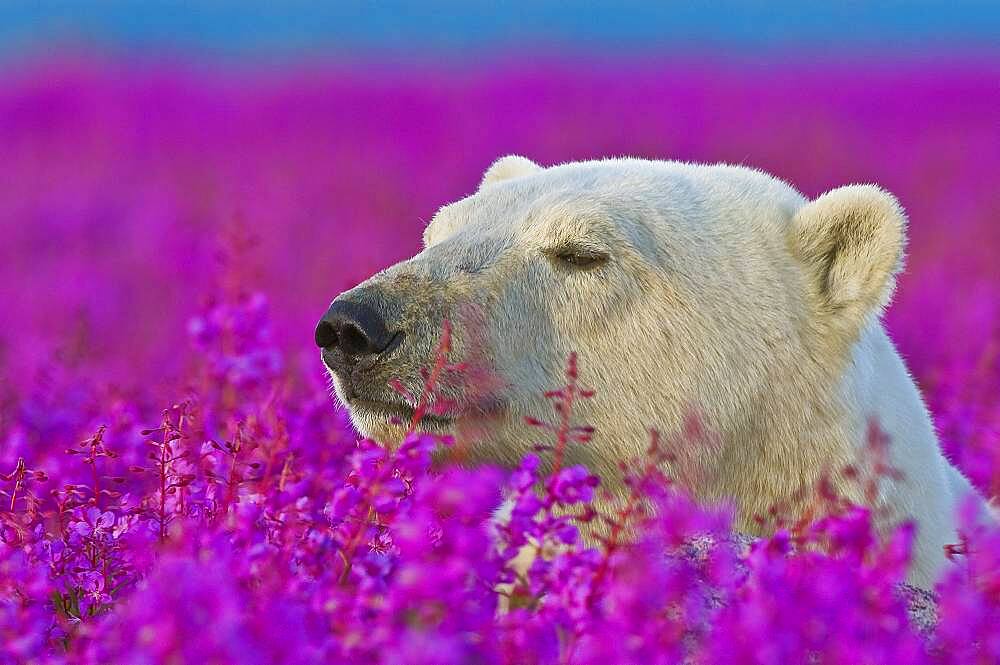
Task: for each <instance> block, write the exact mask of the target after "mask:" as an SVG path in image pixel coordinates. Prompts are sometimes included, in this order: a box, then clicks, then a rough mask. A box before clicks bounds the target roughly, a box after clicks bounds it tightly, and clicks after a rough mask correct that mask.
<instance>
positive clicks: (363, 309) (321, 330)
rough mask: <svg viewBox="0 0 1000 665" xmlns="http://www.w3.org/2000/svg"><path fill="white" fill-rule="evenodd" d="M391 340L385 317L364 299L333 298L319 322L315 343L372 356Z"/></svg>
mask: <svg viewBox="0 0 1000 665" xmlns="http://www.w3.org/2000/svg"><path fill="white" fill-rule="evenodd" d="M391 341H392V335H391V334H390V333H389V331H388V330H387V329H386V327H385V322H384V321H383V320H382V317H381V316H379V314H378V312H376V311H375V310H374V309H373V308H372V307H369V306H368V305H364V304H362V303H357V302H348V301H340V300H338V301H334V303H333V304H332V305H330V309H328V310H327V311H326V314H324V315H323V318H322V319H320V321H319V324H318V325H317V326H316V346H318V347H320V348H321V349H334V348H336V349H339V350H340V351H341V352H342V353H344V354H345V355H348V356H353V357H359V356H370V355H372V354H374V353H378V352H380V351H382V350H384V349H385V348H386V347H387V346H389V342H391Z"/></svg>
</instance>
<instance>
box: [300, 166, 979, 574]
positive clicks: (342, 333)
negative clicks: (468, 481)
mask: <svg viewBox="0 0 1000 665" xmlns="http://www.w3.org/2000/svg"><path fill="white" fill-rule="evenodd" d="M905 233H906V218H905V216H904V213H903V211H902V209H901V208H900V205H899V203H898V202H897V201H896V199H895V198H894V197H893V196H892V195H890V194H888V193H887V192H885V191H883V190H882V189H880V188H878V187H876V186H872V185H854V186H848V187H841V188H838V189H834V190H833V191H830V192H828V193H826V194H824V195H822V196H820V197H819V198H817V199H815V200H812V201H809V200H806V199H805V198H804V197H803V196H802V195H801V194H800V193H799V192H797V191H796V190H795V189H794V188H793V187H791V186H790V185H788V184H787V183H785V182H783V181H781V180H779V179H777V178H775V177H772V176H770V175H768V174H766V173H763V172H761V171H757V170H753V169H750V168H745V167H741V166H730V165H702V164H690V163H681V162H671V161H648V160H641V159H607V160H598V161H586V162H576V163H567V164H560V165H556V166H552V167H548V168H543V167H541V166H539V165H537V164H535V163H534V162H532V161H530V160H528V159H526V158H523V157H519V156H508V157H504V158H502V159H500V160H498V161H496V162H495V163H494V164H493V165H492V166H491V167H490V168H489V169H488V170H487V171H486V173H485V175H484V176H483V178H482V182H481V184H480V186H479V188H478V190H477V191H476V192H475V193H473V194H472V195H470V196H468V197H466V198H464V199H461V200H459V201H457V202H455V203H451V204H449V205H446V206H444V207H443V208H441V209H440V211H438V213H437V214H436V215H435V216H434V218H433V219H432V220H431V222H430V223H429V225H428V226H427V227H426V229H425V231H424V236H423V240H424V249H423V251H421V252H420V253H419V254H417V255H416V256H414V257H413V258H411V259H409V260H406V261H403V262H401V263H399V264H396V265H394V266H391V267H390V268H388V269H386V270H383V271H382V272H380V273H378V274H376V275H374V276H373V277H371V278H370V279H368V280H366V281H364V282H363V283H361V284H359V285H358V286H356V287H355V288H353V289H350V290H349V291H347V292H345V293H342V294H340V295H339V296H338V297H337V298H336V300H334V302H333V304H332V305H331V306H330V309H329V310H328V311H327V313H326V314H325V315H324V316H323V318H322V320H321V321H320V323H319V325H318V327H317V329H316V341H317V344H318V346H320V347H321V348H322V358H323V361H324V363H325V364H326V366H327V367H328V369H329V371H330V373H331V376H332V378H333V384H334V388H335V391H336V395H337V397H338V398H339V400H340V401H341V402H343V403H344V404H345V405H346V406H347V408H348V409H349V410H350V413H351V417H352V419H353V422H354V424H355V425H356V427H357V428H358V430H359V431H360V432H362V433H363V434H364V435H366V436H369V437H371V438H373V439H375V440H378V441H382V442H393V441H398V440H399V439H400V437H402V436H403V434H404V433H405V430H406V426H407V421H408V420H409V418H410V417H411V416H412V413H413V410H412V407H413V404H412V402H408V401H407V400H406V399H404V398H403V397H401V396H400V393H399V392H398V390H399V388H400V387H404V388H405V389H406V391H408V392H409V393H410V394H412V395H418V394H420V392H421V389H422V385H423V379H422V377H421V373H420V369H421V368H423V367H426V366H428V365H429V364H430V363H431V361H432V358H433V355H434V350H435V348H436V344H437V341H438V338H439V336H440V331H441V330H442V325H443V322H444V321H445V320H446V319H447V320H449V321H450V322H451V325H452V327H453V333H452V337H453V355H455V356H456V357H460V358H462V359H464V360H466V361H467V362H468V363H469V365H470V369H469V370H468V371H467V372H465V373H464V374H458V375H457V377H456V376H452V375H451V374H445V375H443V376H442V378H441V379H440V380H439V398H440V399H441V400H442V404H443V405H444V406H443V408H441V409H438V410H436V411H435V413H433V414H429V415H428V416H426V417H425V418H424V420H423V421H422V424H421V427H422V428H424V429H427V430H429V431H435V432H438V433H442V434H451V435H453V436H455V437H456V439H458V440H459V443H460V444H461V443H462V442H463V441H464V442H465V444H466V448H467V449H468V451H469V454H470V456H471V458H472V460H473V461H483V462H491V463H499V464H503V465H508V466H512V465H515V464H516V463H517V462H518V461H519V460H520V459H521V457H522V456H523V455H524V454H525V453H527V452H528V451H529V450H531V449H532V446H533V445H534V444H536V443H537V441H538V439H539V432H538V431H537V429H535V428H532V427H530V426H529V425H528V424H526V417H531V418H537V419H549V420H551V419H552V407H551V402H550V401H549V400H547V399H546V398H545V397H544V396H543V395H544V393H545V391H547V390H551V389H552V388H554V387H557V386H560V385H562V384H563V382H564V376H563V372H564V366H565V362H566V359H567V356H568V355H569V354H570V353H571V352H576V353H577V354H578V358H579V365H580V375H581V379H582V381H583V382H584V383H586V384H589V386H591V387H592V388H593V389H594V390H595V391H596V396H595V397H594V398H593V399H589V400H585V401H581V402H579V403H578V404H577V407H576V410H575V412H574V416H575V418H576V419H578V420H579V422H586V423H590V424H592V425H594V426H595V427H596V432H595V433H594V437H593V440H592V441H591V442H589V443H588V444H585V445H578V446H573V447H571V448H570V450H569V454H570V461H572V462H576V463H583V464H586V465H588V466H589V467H590V468H591V469H592V470H593V471H594V472H595V473H597V474H598V475H600V476H601V477H602V479H603V482H604V483H605V485H606V486H610V487H611V488H612V490H616V491H619V492H620V491H623V490H622V482H621V475H620V474H621V471H620V463H621V462H623V461H629V460H635V459H636V458H637V457H639V456H641V455H642V454H643V452H644V450H645V448H646V445H647V443H648V437H649V431H650V429H651V428H652V429H655V430H657V431H659V432H661V433H664V434H669V433H672V432H678V431H681V430H682V429H683V428H684V425H685V421H686V419H688V418H690V414H691V413H692V411H695V412H696V413H697V414H698V417H699V418H700V419H701V420H702V421H703V422H704V424H705V426H706V427H708V428H710V429H711V430H712V431H713V432H715V433H717V440H716V441H715V443H714V444H713V445H705V446H693V448H694V449H693V450H686V451H684V455H683V458H684V460H685V462H684V464H683V467H684V468H683V469H681V468H676V469H667V471H668V473H673V474H674V475H675V476H677V477H679V478H680V480H681V481H684V484H686V485H687V489H689V490H690V491H691V492H692V493H693V494H694V495H695V496H696V497H697V498H699V499H701V500H704V501H714V500H718V499H722V498H725V499H728V500H730V501H732V502H733V504H734V505H735V508H736V511H737V527H738V528H740V529H741V530H743V531H746V532H749V533H759V532H760V531H761V529H763V528H765V527H762V526H761V522H760V520H759V519H755V518H758V517H759V516H761V515H765V514H766V513H767V512H768V510H769V509H770V508H772V507H773V506H776V505H779V506H784V507H785V509H786V510H790V511H791V512H792V514H793V516H794V515H797V514H799V513H801V512H803V511H804V510H806V501H807V500H806V499H805V498H803V494H804V492H803V490H804V489H811V488H813V487H814V486H816V485H817V484H818V483H819V482H820V481H821V479H823V478H824V477H828V478H829V479H830V481H831V482H833V484H834V489H835V490H836V491H837V492H838V493H840V494H841V495H842V496H844V497H846V498H848V499H850V500H851V501H854V502H857V503H865V502H866V501H867V502H868V503H874V504H876V505H874V506H872V507H873V508H877V509H878V510H877V511H876V513H877V514H880V515H888V516H890V517H883V518H882V519H883V525H886V526H887V525H888V524H889V523H890V522H892V523H895V521H898V520H903V519H908V518H909V519H913V520H914V521H915V523H916V526H917V536H916V542H915V549H914V560H913V562H912V565H911V570H910V573H909V581H910V582H912V583H914V584H917V585H920V586H924V587H929V586H931V585H932V584H933V582H934V580H935V579H936V578H937V575H938V573H939V569H940V568H941V567H942V566H943V565H944V564H945V561H946V558H945V555H944V547H945V545H946V544H949V543H955V542H958V538H959V537H958V534H957V533H956V526H955V521H954V520H955V512H956V505H957V503H958V502H959V501H960V500H961V499H962V498H963V497H964V496H965V495H967V494H969V493H970V492H972V491H973V490H972V488H971V486H970V484H969V482H968V481H967V480H966V479H965V477H963V476H962V474H961V473H960V472H959V471H958V470H957V469H955V468H954V467H953V466H952V465H951V464H950V463H949V462H948V461H947V460H946V459H945V457H944V456H943V455H942V454H941V451H940V449H939V446H938V441H937V438H936V436H935V432H934V429H933V427H932V424H931V420H930V418H929V416H928V412H927V409H926V408H925V406H924V403H923V401H922V399H921V396H920V393H919V391H918V389H917V387H916V385H915V384H914V382H913V379H912V378H911V377H910V375H909V373H908V372H907V369H906V367H905V366H904V364H903V362H902V360H901V359H900V356H899V354H898V353H897V351H896V349H895V348H894V346H893V344H892V342H891V341H890V340H889V338H888V336H887V335H886V332H885V330H884V329H883V326H882V324H881V323H880V320H879V316H880V313H881V311H882V309H883V308H884V307H885V305H886V304H887V302H888V300H889V298H890V296H891V294H892V291H893V287H894V282H895V276H896V274H897V273H898V272H899V270H900V267H901V264H902V258H903V251H904V245H905ZM470 376H471V377H472V378H469V377H470ZM390 382H394V385H395V386H396V388H395V389H393V388H390V385H389V384H390ZM872 420H874V421H876V422H877V423H878V425H879V427H880V428H881V430H882V431H883V432H884V433H885V434H886V435H887V436H888V438H889V441H890V442H891V443H890V445H889V448H888V456H889V460H888V462H889V463H890V465H891V466H892V467H894V468H895V469H896V470H897V471H898V473H897V474H888V475H886V476H884V477H883V478H882V479H881V481H880V482H881V484H880V485H879V486H878V489H877V496H875V497H874V498H873V497H872V495H871V494H870V493H866V492H865V491H864V490H863V489H862V488H861V486H860V484H859V483H858V482H857V481H856V479H852V478H850V477H849V476H848V475H846V474H841V473H839V471H840V470H842V469H844V468H847V467H849V466H851V465H856V464H857V463H858V460H859V459H861V458H863V454H862V452H863V450H864V448H865V446H866V432H867V430H868V427H869V424H870V422H872ZM886 520H889V521H886Z"/></svg>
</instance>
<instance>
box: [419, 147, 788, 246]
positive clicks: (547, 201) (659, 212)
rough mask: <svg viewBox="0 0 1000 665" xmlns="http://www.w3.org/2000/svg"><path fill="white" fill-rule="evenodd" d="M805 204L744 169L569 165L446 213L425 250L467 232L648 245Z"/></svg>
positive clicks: (781, 215)
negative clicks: (656, 229) (667, 235)
mask: <svg viewBox="0 0 1000 665" xmlns="http://www.w3.org/2000/svg"><path fill="white" fill-rule="evenodd" d="M804 203H805V199H804V197H803V196H802V195H801V194H800V193H799V192H797V191H796V190H795V189H794V188H793V187H791V186H790V185H789V184H788V183H786V182H784V181H782V180H779V179H778V178H775V177H774V176H771V175H769V174H767V173H764V172H762V171H758V170H755V169H750V168H747V167H743V166H733V165H728V164H712V165H707V164H692V163H687V162H674V161H652V160H642V159H633V158H623V159H606V160H595V161H587V162H570V163H566V164H560V165H557V166H552V167H549V168H546V169H541V170H539V171H537V172H534V173H531V174H528V175H524V176H520V177H515V178H511V179H509V180H504V181H500V182H496V183H491V184H488V185H485V186H483V187H482V188H480V189H479V191H477V192H475V193H474V194H472V195H470V196H467V197H465V198H463V199H461V200H459V201H456V202H454V203H451V204H448V205H446V206H444V207H442V208H441V209H440V210H439V211H438V213H437V214H436V215H435V216H434V218H433V219H432V220H431V222H430V224H429V225H428V227H427V229H425V232H424V244H425V246H429V245H431V244H436V243H438V242H441V241H442V240H444V239H446V238H449V237H451V236H453V235H455V233H456V232H457V231H459V230H462V229H468V230H470V231H474V233H472V237H477V236H478V237H482V235H483V234H488V235H493V234H495V233H501V234H503V235H508V234H509V235H512V236H513V235H526V236H529V237H535V238H542V237H544V236H546V235H548V236H554V237H553V238H552V240H553V241H556V240H557V239H558V237H561V236H566V237H570V236H572V235H573V234H585V233H591V234H596V235H602V236H604V237H605V238H606V239H608V240H609V241H613V240H616V239H621V240H626V241H630V242H632V243H634V244H637V245H641V244H642V243H643V242H644V241H647V240H649V238H648V237H647V235H648V232H649V229H648V228H647V227H648V225H649V224H653V225H660V226H662V225H669V226H680V227H684V226H688V227H690V226H698V227H700V226H702V225H706V224H717V223H719V222H720V221H726V220H728V221H737V222H738V221H739V220H745V219H747V218H752V219H755V220H766V221H776V222H778V223H780V224H783V222H784V221H786V220H787V219H790V218H791V217H792V216H793V215H794V213H795V211H796V210H798V209H799V208H800V207H801V206H802V205H804ZM658 223H659V224H658ZM756 230H757V231H759V230H760V229H756ZM772 230H778V229H772Z"/></svg>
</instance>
